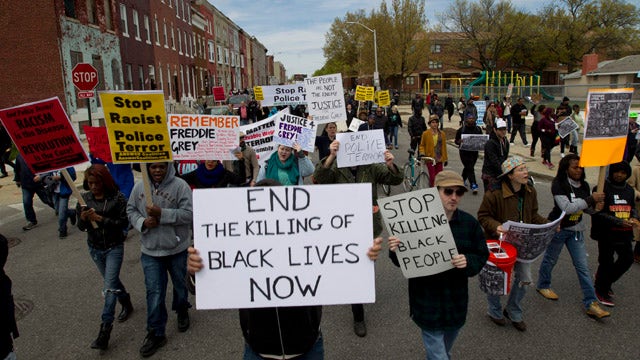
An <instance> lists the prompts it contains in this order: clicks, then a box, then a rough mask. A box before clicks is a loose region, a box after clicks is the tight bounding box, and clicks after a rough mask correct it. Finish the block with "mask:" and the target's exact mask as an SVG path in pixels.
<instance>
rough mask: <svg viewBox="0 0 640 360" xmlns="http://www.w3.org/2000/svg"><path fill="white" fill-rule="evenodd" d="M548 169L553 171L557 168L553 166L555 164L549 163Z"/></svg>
mask: <svg viewBox="0 0 640 360" xmlns="http://www.w3.org/2000/svg"><path fill="white" fill-rule="evenodd" d="M547 167H548V168H549V170H553V168H555V167H556V166H555V165H553V163H550V162H548V163H547Z"/></svg>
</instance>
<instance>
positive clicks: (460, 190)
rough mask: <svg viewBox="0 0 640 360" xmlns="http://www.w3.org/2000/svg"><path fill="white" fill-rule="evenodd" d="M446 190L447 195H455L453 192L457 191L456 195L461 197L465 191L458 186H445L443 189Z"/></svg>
mask: <svg viewBox="0 0 640 360" xmlns="http://www.w3.org/2000/svg"><path fill="white" fill-rule="evenodd" d="M442 191H443V192H444V194H445V195H447V196H451V195H453V193H454V192H455V193H456V196H458V197H461V196H462V195H464V193H465V191H464V190H463V189H460V188H456V189H452V188H444V189H443V190H442Z"/></svg>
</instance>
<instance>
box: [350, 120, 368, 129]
mask: <svg viewBox="0 0 640 360" xmlns="http://www.w3.org/2000/svg"><path fill="white" fill-rule="evenodd" d="M364 123H365V121H362V120H360V119H356V118H353V119H351V125H349V131H352V132H356V131H358V128H359V127H360V125H362V124H364Z"/></svg>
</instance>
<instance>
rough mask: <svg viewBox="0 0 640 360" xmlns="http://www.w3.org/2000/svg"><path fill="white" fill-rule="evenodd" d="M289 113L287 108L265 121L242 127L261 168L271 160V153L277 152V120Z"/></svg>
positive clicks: (248, 144)
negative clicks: (275, 139)
mask: <svg viewBox="0 0 640 360" xmlns="http://www.w3.org/2000/svg"><path fill="white" fill-rule="evenodd" d="M288 113H289V108H288V107H287V108H284V109H282V110H281V111H279V112H277V113H276V114H274V115H273V116H270V117H268V118H266V119H264V120H260V121H258V122H255V123H253V124H248V125H243V126H240V131H242V132H243V133H244V134H245V137H244V142H245V144H246V145H247V146H249V147H252V148H253V150H255V152H256V156H257V158H258V163H260V166H264V162H265V160H267V159H269V156H271V153H273V152H274V151H275V150H276V147H277V144H276V143H275V142H274V141H273V135H274V133H275V129H276V118H277V117H278V116H281V115H282V114H288Z"/></svg>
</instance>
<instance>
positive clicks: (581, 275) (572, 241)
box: [538, 230, 596, 308]
mask: <svg viewBox="0 0 640 360" xmlns="http://www.w3.org/2000/svg"><path fill="white" fill-rule="evenodd" d="M565 245H566V246H567V250H568V251H569V254H570V255H571V260H572V261H573V267H574V268H575V269H576V274H577V275H578V281H579V282H580V288H581V289H582V303H583V304H584V307H585V308H588V307H589V305H590V304H591V303H592V302H594V301H596V292H595V290H594V288H593V282H591V274H590V273H589V266H588V264H587V249H586V247H585V244H584V234H583V233H582V232H579V231H572V230H561V231H560V232H557V233H556V234H555V236H554V237H553V240H551V242H550V243H549V245H548V246H547V250H546V251H545V253H544V258H543V259H542V263H541V264H540V270H539V271H538V289H548V288H550V287H551V272H552V271H553V267H554V266H555V265H556V263H557V262H558V257H559V256H560V252H561V251H562V247H563V246H565Z"/></svg>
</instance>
